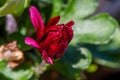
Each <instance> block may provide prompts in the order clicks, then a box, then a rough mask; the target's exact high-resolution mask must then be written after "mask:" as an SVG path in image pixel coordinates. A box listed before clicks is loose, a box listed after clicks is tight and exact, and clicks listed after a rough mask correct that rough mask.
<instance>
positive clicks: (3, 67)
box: [0, 60, 7, 72]
mask: <svg viewBox="0 0 120 80" xmlns="http://www.w3.org/2000/svg"><path fill="white" fill-rule="evenodd" d="M6 65H7V62H6V61H5V60H1V61H0V72H1V71H2V70H3V69H5V66H6Z"/></svg>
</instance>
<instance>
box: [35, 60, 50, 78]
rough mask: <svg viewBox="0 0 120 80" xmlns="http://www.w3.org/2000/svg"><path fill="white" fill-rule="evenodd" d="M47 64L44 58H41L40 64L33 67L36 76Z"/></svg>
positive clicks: (44, 69) (45, 68)
mask: <svg viewBox="0 0 120 80" xmlns="http://www.w3.org/2000/svg"><path fill="white" fill-rule="evenodd" d="M48 66H49V64H47V63H46V62H45V61H44V60H42V62H41V63H40V65H39V66H37V67H36V68H35V73H36V76H37V77H38V78H39V76H40V75H41V74H42V73H43V72H45V71H46V70H47V67H48Z"/></svg>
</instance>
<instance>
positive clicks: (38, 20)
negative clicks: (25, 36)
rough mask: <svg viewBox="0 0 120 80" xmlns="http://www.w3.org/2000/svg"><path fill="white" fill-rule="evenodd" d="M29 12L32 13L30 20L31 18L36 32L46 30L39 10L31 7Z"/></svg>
mask: <svg viewBox="0 0 120 80" xmlns="http://www.w3.org/2000/svg"><path fill="white" fill-rule="evenodd" d="M29 12H30V18H31V21H32V24H33V25H34V28H35V29H36V30H37V29H38V28H44V22H43V20H42V17H41V15H40V13H39V11H38V10H37V8H36V7H34V6H31V7H30V8H29Z"/></svg>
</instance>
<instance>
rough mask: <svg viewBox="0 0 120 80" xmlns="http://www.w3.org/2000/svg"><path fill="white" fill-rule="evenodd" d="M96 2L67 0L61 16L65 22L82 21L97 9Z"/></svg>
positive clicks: (94, 0) (93, 0) (91, 0)
mask: <svg viewBox="0 0 120 80" xmlns="http://www.w3.org/2000/svg"><path fill="white" fill-rule="evenodd" d="M97 6H98V4H97V0H87V1H86V0H69V3H68V6H67V8H66V9H65V10H64V11H63V13H62V16H63V18H64V20H65V21H67V20H70V19H83V18H85V17H87V16H89V15H91V14H93V13H94V12H95V10H96V8H97Z"/></svg>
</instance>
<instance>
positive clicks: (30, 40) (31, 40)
mask: <svg viewBox="0 0 120 80" xmlns="http://www.w3.org/2000/svg"><path fill="white" fill-rule="evenodd" d="M25 43H26V44H27V45H30V46H33V47H36V48H40V46H39V44H38V43H37V42H36V41H35V40H34V39H32V38H30V37H26V38H25Z"/></svg>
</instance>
